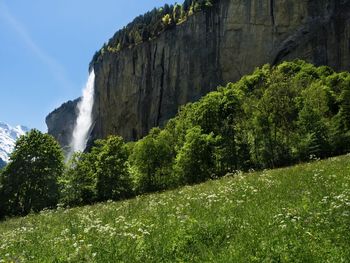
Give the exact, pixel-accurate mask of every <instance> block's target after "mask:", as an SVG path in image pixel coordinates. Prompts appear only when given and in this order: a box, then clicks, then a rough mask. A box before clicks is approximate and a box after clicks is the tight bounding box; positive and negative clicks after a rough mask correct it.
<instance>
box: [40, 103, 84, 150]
mask: <svg viewBox="0 0 350 263" xmlns="http://www.w3.org/2000/svg"><path fill="white" fill-rule="evenodd" d="M79 101H80V99H76V100H74V101H68V102H66V103H64V104H62V105H61V106H60V107H59V108H58V109H55V110H54V111H53V112H51V113H50V114H49V115H48V116H47V117H46V120H45V121H46V125H47V127H48V133H49V134H51V135H52V136H54V137H55V138H56V140H57V141H58V143H59V144H60V145H61V146H62V147H63V149H64V150H65V152H68V151H69V145H70V143H71V139H72V134H73V130H74V126H75V122H76V119H77V116H78V110H77V105H78V103H79Z"/></svg>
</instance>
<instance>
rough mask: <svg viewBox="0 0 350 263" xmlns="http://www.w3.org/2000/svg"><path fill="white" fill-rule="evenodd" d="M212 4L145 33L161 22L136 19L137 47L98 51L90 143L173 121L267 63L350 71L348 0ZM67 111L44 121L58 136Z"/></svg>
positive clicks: (222, 0) (137, 134) (112, 44)
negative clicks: (290, 62)
mask: <svg viewBox="0 0 350 263" xmlns="http://www.w3.org/2000/svg"><path fill="white" fill-rule="evenodd" d="M186 2H193V1H186ZM197 2H198V1H197ZM200 2H203V1H200ZM212 2H213V4H212V6H211V7H210V8H205V9H203V10H199V11H197V12H195V13H194V14H193V15H191V16H189V17H187V18H186V19H185V21H183V22H181V23H179V24H176V25H173V26H172V27H170V28H168V29H167V30H165V31H159V30H157V29H148V27H147V25H148V24H147V22H145V21H144V20H152V19H153V18H154V19H155V20H157V19H158V20H157V21H158V22H159V21H160V20H162V19H160V20H159V17H157V16H156V17H153V16H152V15H145V16H144V17H143V18H142V17H141V18H138V19H135V22H134V23H133V26H134V28H137V29H139V30H140V31H137V30H136V29H130V30H131V31H130V32H129V33H130V34H131V35H132V38H136V36H137V35H139V36H138V37H140V36H142V38H141V40H136V43H137V44H134V45H130V46H128V47H125V48H121V49H120V50H119V48H118V45H119V43H120V38H121V37H122V36H126V35H125V33H119V34H117V35H116V36H114V37H113V38H112V39H111V41H109V42H108V46H107V47H106V46H105V47H104V48H103V50H102V51H103V52H102V51H101V52H99V55H98V59H96V58H94V59H93V61H92V63H91V66H90V68H91V67H93V68H94V72H95V74H96V82H95V90H96V92H95V105H94V109H93V119H94V127H93V129H92V138H93V139H105V138H106V137H107V136H108V135H121V136H122V137H123V138H125V139H126V140H137V139H139V138H142V137H143V136H145V135H146V134H147V133H148V132H149V130H150V129H151V128H153V127H155V126H163V125H164V124H165V123H166V121H167V120H169V119H170V118H172V117H173V116H175V114H176V113H177V111H178V108H179V106H181V105H184V104H186V103H187V102H193V101H197V100H198V99H199V98H201V97H202V96H203V95H205V94H207V93H208V92H210V91H213V90H215V89H216V87H217V86H218V85H225V84H226V83H228V82H234V81H237V80H238V79H240V78H241V77H242V76H243V75H245V74H248V73H250V72H252V71H253V70H254V69H255V68H256V67H258V66H262V65H263V64H266V63H270V64H272V65H275V64H278V63H280V62H281V61H284V60H293V59H295V58H299V59H304V60H306V61H308V62H312V63H313V64H315V65H328V66H330V67H332V68H333V69H335V70H336V71H339V70H349V69H350V68H349V65H350V63H349V61H350V53H349V48H348V46H349V40H348V32H349V17H350V16H349V13H350V11H349V10H350V1H349V0H344V1H338V0H330V1H311V0H308V1H305V0H284V1H272V0H251V1H243V0H216V1H212ZM164 10H165V9H164ZM156 14H159V12H158V13H157V12H156ZM162 14H163V15H164V13H162ZM165 16H166V15H165ZM163 18H164V17H163ZM145 23H146V25H145ZM163 23H164V22H163ZM157 25H158V24H157ZM145 26H146V27H147V29H146V31H145ZM163 26H164V25H163ZM156 28H157V27H156ZM126 30H128V27H127V29H126ZM135 30H136V31H135ZM149 30H151V33H152V32H153V30H156V32H157V33H156V34H155V36H152V34H151V36H149V38H147V37H145V35H144V34H143V33H144V32H146V33H147V32H148V31H149ZM158 33H159V34H158ZM130 34H129V37H130ZM118 39H119V40H118ZM124 39H125V38H124ZM129 41H130V39H129ZM129 41H126V42H127V43H128V42H129ZM134 42H135V41H134ZM122 46H123V45H122ZM115 49H117V50H119V51H117V52H116V51H115ZM65 106H66V107H65ZM65 106H63V107H62V108H60V109H58V110H57V111H56V112H55V114H54V115H51V116H52V117H54V118H53V119H52V120H50V117H49V119H48V125H49V131H50V134H52V135H54V136H56V138H62V137H65V136H67V134H66V132H67V131H69V130H70V129H69V127H70V126H71V123H72V122H73V123H74V119H73V120H72V118H73V117H74V110H71V114H67V112H66V110H67V105H65ZM55 119H56V120H57V122H55ZM62 120H63V121H62ZM61 123H62V124H63V125H61ZM61 144H62V146H64V143H63V142H62V143H61Z"/></svg>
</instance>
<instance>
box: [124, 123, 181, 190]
mask: <svg viewBox="0 0 350 263" xmlns="http://www.w3.org/2000/svg"><path fill="white" fill-rule="evenodd" d="M173 141H174V139H173V137H172V135H171V134H170V133H169V132H168V131H167V130H164V131H162V132H161V130H160V129H159V128H154V129H152V130H151V132H150V134H149V135H148V136H146V137H145V138H143V139H142V140H140V141H138V142H137V143H136V144H135V146H134V149H133V153H132V155H131V156H130V162H131V169H132V172H133V177H134V181H135V185H136V190H137V192H139V193H142V192H153V191H159V190H163V189H167V188H170V187H173V186H176V185H177V180H176V178H174V177H173V174H172V172H171V168H172V164H173V160H174V156H175V153H174V147H173V144H172V142H173Z"/></svg>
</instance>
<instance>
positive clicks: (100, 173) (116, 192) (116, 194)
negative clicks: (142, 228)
mask: <svg viewBox="0 0 350 263" xmlns="http://www.w3.org/2000/svg"><path fill="white" fill-rule="evenodd" d="M91 154H93V155H94V156H95V158H96V162H95V165H96V167H95V168H96V180H97V181H96V190H97V199H98V200H99V201H105V200H109V199H112V200H120V199H124V198H127V197H130V196H132V184H131V179H130V174H129V170H128V163H127V161H128V149H127V147H126V145H125V143H124V140H123V138H121V137H119V136H110V137H108V138H107V139H106V140H97V141H96V146H94V147H93V148H92V153H91Z"/></svg>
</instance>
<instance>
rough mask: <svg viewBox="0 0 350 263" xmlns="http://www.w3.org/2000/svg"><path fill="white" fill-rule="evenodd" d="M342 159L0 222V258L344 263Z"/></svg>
mask: <svg viewBox="0 0 350 263" xmlns="http://www.w3.org/2000/svg"><path fill="white" fill-rule="evenodd" d="M349 259H350V156H343V157H336V158H331V159H329V160H325V161H316V162H313V163H309V164H303V165H297V166H294V167H291V168H286V169H278V170H272V171H263V172H256V173H249V174H241V173H238V174H235V175H232V176H227V177H225V178H223V179H220V180H216V181H209V182H207V183H204V184H201V185H196V186H192V187H184V188H180V189H177V190H174V191H169V192H164V193H159V194H152V195H146V196H140V197H138V198H136V199H132V200H128V201H124V202H117V203H113V202H107V203H103V204H98V205H94V206H86V207H81V208H74V209H69V210H63V209H58V210H57V211H46V212H42V213H41V214H40V215H29V216H27V217H25V218H18V219H12V220H8V221H5V222H2V223H0V262H12V261H14V262H349Z"/></svg>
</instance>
